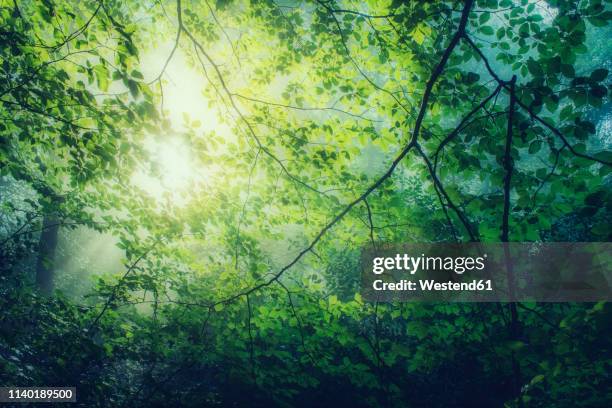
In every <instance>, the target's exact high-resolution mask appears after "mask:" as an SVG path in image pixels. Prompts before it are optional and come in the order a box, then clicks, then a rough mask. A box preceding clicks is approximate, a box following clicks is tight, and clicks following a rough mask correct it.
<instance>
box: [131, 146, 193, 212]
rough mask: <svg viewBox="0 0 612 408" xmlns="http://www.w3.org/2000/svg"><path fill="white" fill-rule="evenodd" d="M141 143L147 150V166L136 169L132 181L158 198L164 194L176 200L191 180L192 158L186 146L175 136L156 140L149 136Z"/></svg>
mask: <svg viewBox="0 0 612 408" xmlns="http://www.w3.org/2000/svg"><path fill="white" fill-rule="evenodd" d="M144 147H145V149H146V151H147V153H148V154H149V158H150V163H149V164H148V166H145V167H144V168H141V169H139V170H138V171H137V172H136V173H135V174H134V177H133V180H132V181H133V183H134V184H135V185H137V186H138V187H140V188H142V189H143V190H145V191H146V192H147V193H148V194H150V195H151V196H153V197H154V198H155V199H157V200H158V201H161V200H164V199H165V198H170V199H172V201H173V202H175V203H177V204H180V203H181V202H183V200H182V199H181V194H182V193H184V192H185V191H187V189H188V187H189V186H190V184H191V183H192V181H193V171H194V169H193V158H192V157H191V153H190V150H189V147H188V146H187V145H186V144H185V143H184V142H183V141H182V140H180V139H179V138H168V139H165V140H159V139H156V138H153V137H151V138H150V139H148V140H146V141H145V143H144Z"/></svg>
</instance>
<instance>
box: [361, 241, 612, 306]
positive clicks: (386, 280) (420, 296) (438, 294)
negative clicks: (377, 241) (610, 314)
mask: <svg viewBox="0 0 612 408" xmlns="http://www.w3.org/2000/svg"><path fill="white" fill-rule="evenodd" d="M611 258H612V243H607V242H605V243H601V242H588V243H584V242H579V243H490V244H485V243H465V244H456V243H452V244H449V243H419V244H416V243H409V244H403V245H381V246H376V247H374V246H372V247H369V248H366V249H364V250H363V252H362V259H361V261H362V263H361V266H362V279H361V281H362V290H361V292H362V295H363V297H364V299H366V300H369V301H406V302H407V301H450V302H500V301H502V302H504V301H539V302H596V301H602V300H612V289H611V288H612V269H611V266H612V263H611V262H610V261H611Z"/></svg>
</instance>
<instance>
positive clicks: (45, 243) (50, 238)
mask: <svg viewBox="0 0 612 408" xmlns="http://www.w3.org/2000/svg"><path fill="white" fill-rule="evenodd" d="M59 224H60V223H59V218H58V217H57V216H55V215H53V214H51V215H47V216H45V218H44V219H43V226H42V228H43V230H42V233H41V234H40V241H39V243H38V260H37V262H36V286H38V288H39V290H40V291H41V292H42V293H44V294H46V295H49V294H51V293H52V292H53V274H54V270H53V261H54V258H55V249H56V247H57V239H58V232H59Z"/></svg>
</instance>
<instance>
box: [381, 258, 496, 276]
mask: <svg viewBox="0 0 612 408" xmlns="http://www.w3.org/2000/svg"><path fill="white" fill-rule="evenodd" d="M486 258H487V254H484V255H483V256H479V257H471V256H465V257H461V256H460V257H451V256H447V257H441V256H425V254H421V256H416V257H415V256H410V255H408V254H403V255H402V254H395V256H394V257H376V258H374V259H373V260H372V272H373V273H375V274H376V275H380V274H382V273H385V271H391V270H396V271H406V272H409V273H410V274H411V275H414V274H415V273H416V272H417V271H453V272H455V273H457V274H459V275H461V274H463V273H464V272H465V271H474V270H476V271H482V270H484V268H485V259H486Z"/></svg>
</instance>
